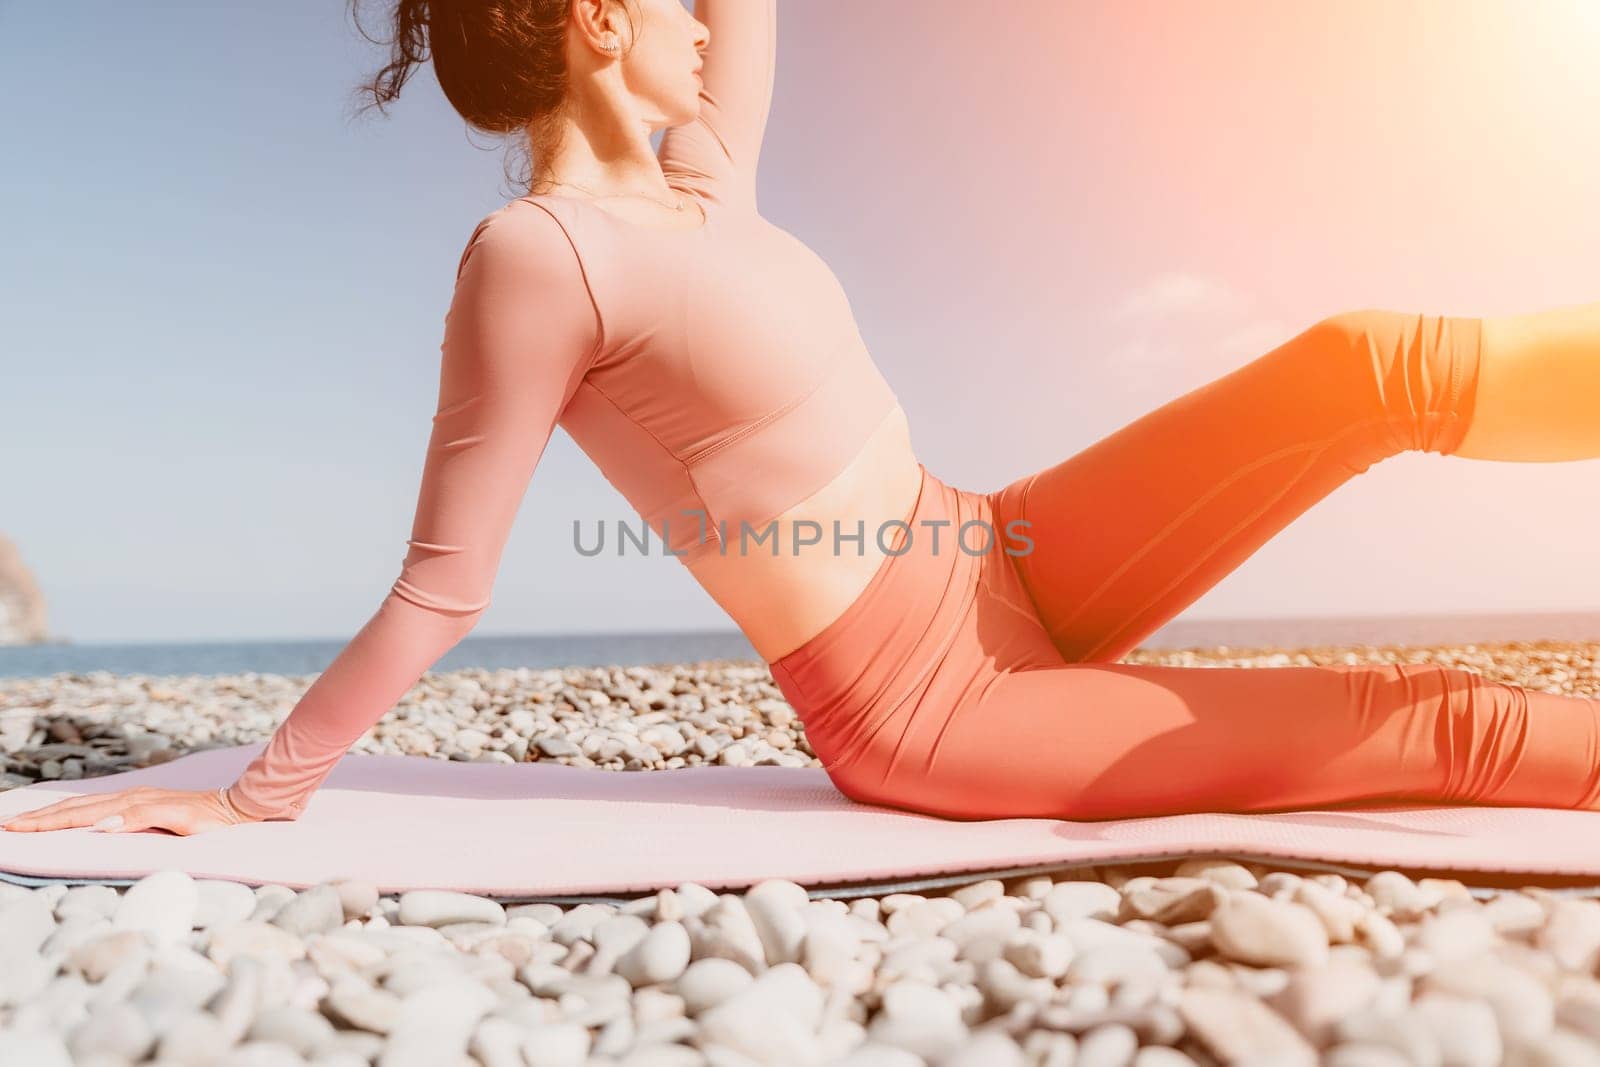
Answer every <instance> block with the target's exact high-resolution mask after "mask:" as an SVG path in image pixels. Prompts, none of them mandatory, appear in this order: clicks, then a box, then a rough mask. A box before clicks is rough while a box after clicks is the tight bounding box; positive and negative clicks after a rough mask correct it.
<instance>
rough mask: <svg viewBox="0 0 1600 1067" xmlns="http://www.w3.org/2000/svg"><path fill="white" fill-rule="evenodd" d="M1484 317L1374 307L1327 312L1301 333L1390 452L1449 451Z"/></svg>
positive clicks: (1474, 369) (1467, 407) (1462, 425)
mask: <svg viewBox="0 0 1600 1067" xmlns="http://www.w3.org/2000/svg"><path fill="white" fill-rule="evenodd" d="M1482 326H1483V320H1482V319H1481V318H1478V317H1474V316H1456V315H1427V314H1420V313H1410V312H1402V311H1390V310H1384V309H1379V308H1366V309H1360V310H1355V311H1345V312H1341V313H1339V314H1337V315H1330V316H1328V317H1327V318H1325V319H1323V320H1322V321H1320V322H1318V323H1317V324H1316V325H1315V326H1313V327H1311V329H1310V330H1308V331H1307V336H1308V337H1310V338H1312V339H1313V341H1314V343H1315V344H1316V345H1317V346H1318V347H1319V349H1323V350H1325V351H1326V352H1327V353H1328V355H1329V358H1330V359H1331V360H1333V361H1334V365H1335V366H1336V367H1337V368H1338V369H1339V370H1340V371H1341V372H1347V373H1348V374H1349V375H1350V376H1351V377H1350V378H1349V379H1348V380H1349V382H1350V383H1351V385H1352V387H1354V388H1357V389H1363V390H1367V391H1368V399H1369V400H1370V410H1371V412H1372V414H1371V416H1370V418H1371V419H1373V420H1375V421H1376V422H1378V423H1380V424H1381V427H1382V432H1384V433H1386V434H1388V440H1389V442H1390V445H1391V447H1392V449H1393V451H1395V452H1436V453H1439V454H1441V455H1449V454H1451V453H1453V452H1454V451H1455V450H1456V449H1457V448H1458V447H1459V446H1460V444H1461V440H1462V438H1463V437H1465V436H1466V432H1467V426H1468V424H1469V422H1470V421H1471V417H1472V409H1473V401H1474V398H1475V394H1476V390H1477V382H1478V371H1479V364H1480V361H1481V355H1482V353H1481V348H1482Z"/></svg>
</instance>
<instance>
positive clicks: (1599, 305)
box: [1455, 301, 1600, 462]
mask: <svg viewBox="0 0 1600 1067" xmlns="http://www.w3.org/2000/svg"><path fill="white" fill-rule="evenodd" d="M1455 454H1456V455H1458V456H1466V457H1468V458H1470V459H1498V460H1517V461H1522V462H1551V461H1559V460H1572V459H1593V458H1595V457H1597V456H1600V301H1596V302H1595V303H1592V304H1580V305H1578V306H1575V307H1561V308H1552V309H1550V310H1548V311H1538V312H1534V313H1533V314H1530V315H1499V316H1490V317H1488V318H1486V319H1484V320H1483V364H1482V368H1481V370H1480V372H1479V382H1478V404H1477V411H1476V412H1475V413H1474V414H1473V416H1472V426H1471V427H1470V428H1469V429H1468V430H1467V436H1466V437H1465V438H1464V439H1462V441H1461V444H1460V446H1459V447H1458V448H1457V449H1456V452H1455Z"/></svg>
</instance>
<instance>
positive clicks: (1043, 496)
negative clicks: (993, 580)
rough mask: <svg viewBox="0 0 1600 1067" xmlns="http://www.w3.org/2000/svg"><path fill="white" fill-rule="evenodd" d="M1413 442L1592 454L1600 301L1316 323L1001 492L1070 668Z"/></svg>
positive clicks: (1491, 451)
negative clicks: (1505, 312)
mask: <svg viewBox="0 0 1600 1067" xmlns="http://www.w3.org/2000/svg"><path fill="white" fill-rule="evenodd" d="M1406 451H1426V452H1435V453H1438V454H1441V455H1456V456H1469V457H1472V458H1476V459H1498V460H1561V459H1582V458H1593V457H1600V303H1594V304H1588V305H1583V306H1580V307H1572V308H1557V309H1553V310H1549V311H1543V312H1538V313H1535V314H1531V315H1519V316H1501V317H1490V318H1487V319H1485V318H1476V317H1455V316H1436V315H1420V314H1407V313H1402V312H1395V311H1382V310H1364V311H1353V312H1347V313H1345V314H1341V315H1335V316H1332V317H1330V318H1327V319H1324V320H1323V321H1321V322H1319V323H1317V324H1316V325H1314V326H1312V327H1311V328H1309V329H1307V330H1305V331H1304V332H1302V333H1301V334H1299V335H1298V336H1296V337H1294V338H1292V339H1290V340H1289V341H1287V342H1285V343H1284V344H1282V345H1280V346H1278V347H1277V348H1275V349H1273V350H1272V351H1271V352H1268V353H1267V354H1266V355H1264V356H1261V357H1259V358H1257V359H1255V360H1253V361H1252V362H1250V363H1247V364H1245V365H1244V366H1243V367H1240V368H1239V369H1238V370H1235V371H1233V372H1231V373H1229V374H1227V375H1224V376H1223V377H1221V378H1218V379H1216V380H1215V381H1212V382H1209V383H1207V384H1206V385H1204V386H1201V387H1200V388H1198V389H1195V390H1193V391H1191V392H1189V393H1187V394H1185V395H1183V396H1181V397H1179V398H1177V399H1176V400H1173V401H1171V402H1170V403H1168V404H1165V405H1163V406H1162V407H1160V408H1158V409H1156V410H1155V411H1152V412H1150V413H1149V414H1146V415H1144V416H1143V417H1141V418H1139V419H1138V420H1136V421H1134V422H1132V423H1130V424H1129V425H1127V426H1125V427H1123V428H1122V429H1120V430H1118V431H1116V432H1115V433H1113V434H1111V435H1109V436H1107V437H1105V438H1102V439H1101V440H1100V441H1097V442H1096V443H1094V444H1093V445H1091V446H1089V447H1088V448H1086V449H1084V450H1083V451H1082V452H1080V453H1078V454H1077V455H1075V456H1072V457H1070V458H1068V459H1066V460H1064V461H1063V462H1061V463H1059V464H1057V465H1055V466H1053V467H1049V468H1047V469H1045V470H1042V471H1039V472H1037V473H1035V474H1032V475H1029V476H1027V477H1025V478H1021V479H1018V480H1017V481H1015V482H1013V483H1011V484H1010V485H1008V486H1006V487H1005V488H1003V489H1001V490H998V491H996V492H995V493H993V494H991V498H992V500H993V502H994V508H995V514H996V522H997V523H998V524H999V525H1000V529H1001V530H1002V531H1003V530H1004V524H1005V523H1006V522H1009V521H1013V520H1017V519H1025V520H1028V522H1029V523H1030V524H1031V525H1030V526H1028V527H1026V528H1025V530H1026V533H1027V534H1028V536H1030V537H1031V538H1032V539H1033V541H1034V545H1033V548H1032V551H1031V552H1029V553H1028V554H1026V555H1019V556H1014V557H1012V561H1013V563H1014V564H1015V565H1016V567H1017V570H1018V573H1019V574H1020V575H1021V577H1022V579H1023V582H1024V584H1025V586H1026V587H1027V589H1028V592H1029V594H1030V595H1031V596H1032V598H1033V600H1034V603H1035V605H1036V606H1037V607H1038V610H1039V613H1040V616H1041V618H1043V619H1044V620H1045V621H1046V623H1047V624H1048V625H1049V627H1050V631H1051V635H1052V637H1053V639H1054V640H1055V643H1056V645H1057V647H1058V648H1059V649H1060V650H1061V653H1062V655H1063V656H1065V657H1066V658H1067V659H1068V660H1069V661H1071V662H1116V661H1117V660H1119V659H1121V657H1122V656H1123V655H1125V654H1126V653H1127V652H1128V651H1130V650H1131V649H1133V648H1135V647H1137V646H1138V644H1139V642H1140V641H1141V640H1143V639H1144V638H1145V637H1147V636H1149V634H1150V633H1152V632H1153V631H1155V630H1156V629H1158V628H1159V627H1160V626H1161V625H1163V624H1164V623H1166V622H1168V621H1170V620H1171V619H1173V618H1174V617H1176V616H1177V615H1178V614H1179V613H1180V612H1181V611H1182V610H1183V609H1184V608H1185V607H1187V606H1188V605H1189V604H1191V603H1193V602H1194V601H1195V600H1197V599H1198V598H1199V597H1200V596H1201V594H1203V593H1205V592H1206V591H1207V590H1209V589H1210V588H1212V587H1213V586H1214V585H1216V583H1217V582H1218V581H1220V580H1221V579H1222V578H1223V577H1225V576H1226V575H1227V574H1229V573H1230V572H1231V571H1233V570H1234V569H1235V568H1236V567H1238V566H1239V565H1240V564H1241V563H1243V562H1244V561H1245V560H1246V559H1248V558H1249V557H1250V555H1251V554H1252V553H1254V552H1255V550H1256V549H1258V548H1260V547H1261V546H1262V545H1263V544H1265V543H1266V542H1267V541H1268V540H1269V539H1271V538H1272V536H1273V535H1275V534H1276V533H1277V532H1278V531H1280V530H1282V529H1283V528H1284V527H1286V526H1287V525H1288V524H1289V523H1290V522H1292V521H1294V519H1296V518H1298V517H1299V516H1300V515H1301V514H1303V513H1304V512H1305V511H1306V510H1307V509H1308V508H1310V507H1311V506H1312V505H1313V504H1315V503H1316V502H1317V501H1319V500H1321V499H1322V498H1323V497H1325V496H1327V495H1328V494H1329V493H1331V492H1332V491H1333V490H1334V489H1337V488H1338V487H1339V486H1341V485H1343V484H1344V483H1345V482H1347V481H1349V480H1350V478H1351V477H1353V476H1354V475H1356V474H1360V473H1362V472H1364V471H1366V470H1367V469H1368V468H1369V467H1370V466H1371V465H1372V464H1374V463H1376V462H1379V461H1381V460H1383V459H1386V458H1388V457H1389V456H1393V455H1396V454H1398V453H1400V452H1406Z"/></svg>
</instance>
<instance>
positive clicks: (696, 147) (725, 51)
mask: <svg viewBox="0 0 1600 1067" xmlns="http://www.w3.org/2000/svg"><path fill="white" fill-rule="evenodd" d="M694 13H695V17H696V18H697V19H699V20H700V21H701V22H703V23H705V24H706V28H707V29H708V30H710V31H711V34H710V40H709V41H708V42H707V43H706V48H705V67H704V69H702V70H701V71H700V77H701V81H702V82H703V85H702V87H701V89H700V115H699V117H698V118H696V119H695V120H694V121H692V122H686V123H684V124H683V125H682V126H673V127H671V128H670V129H668V130H667V132H666V133H664V134H662V135H661V149H660V151H659V152H657V153H656V155H657V158H659V159H660V161H661V169H662V171H663V172H664V173H666V174H668V175H673V174H679V175H683V176H685V177H687V178H688V179H690V181H691V182H693V183H694V186H695V188H696V189H698V190H699V191H700V192H702V193H703V194H705V195H706V196H709V197H711V198H713V199H715V200H716V201H717V202H718V203H737V204H741V205H743V206H747V207H751V208H754V206H755V200H756V161H757V160H758V159H759V157H760V155H761V141H762V138H763V137H764V136H765V134H766V128H767V115H768V113H769V112H770V110H771V107H772V86H773V78H774V75H775V73H776V66H777V55H778V0H695V5H694Z"/></svg>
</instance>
